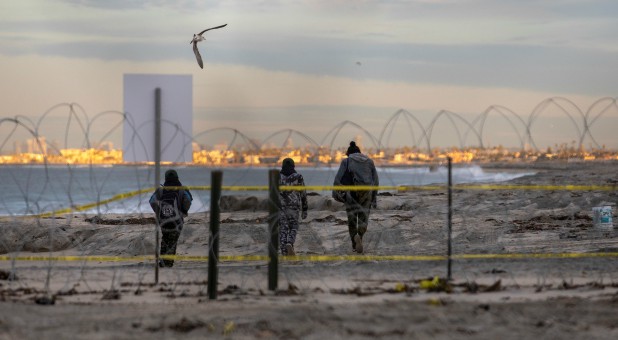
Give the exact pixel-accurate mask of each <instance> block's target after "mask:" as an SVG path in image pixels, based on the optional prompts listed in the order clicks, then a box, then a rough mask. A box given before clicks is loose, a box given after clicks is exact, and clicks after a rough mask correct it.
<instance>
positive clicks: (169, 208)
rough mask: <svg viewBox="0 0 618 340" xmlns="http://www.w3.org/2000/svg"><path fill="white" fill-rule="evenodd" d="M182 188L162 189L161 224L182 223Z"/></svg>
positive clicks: (159, 215) (159, 196) (160, 198)
mask: <svg viewBox="0 0 618 340" xmlns="http://www.w3.org/2000/svg"><path fill="white" fill-rule="evenodd" d="M180 194H181V193H180V190H161V192H160V193H159V195H158V198H159V213H158V217H159V224H160V225H164V224H170V223H173V224H175V225H178V224H180V223H182V214H181V213H180Z"/></svg>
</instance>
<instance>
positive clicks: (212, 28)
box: [199, 24, 227, 35]
mask: <svg viewBox="0 0 618 340" xmlns="http://www.w3.org/2000/svg"><path fill="white" fill-rule="evenodd" d="M225 26H227V24H224V25H221V26H217V27H211V28H207V29H205V30H203V31H201V32H200V33H199V35H202V34H204V32H206V31H210V30H216V29H217V28H221V27H225Z"/></svg>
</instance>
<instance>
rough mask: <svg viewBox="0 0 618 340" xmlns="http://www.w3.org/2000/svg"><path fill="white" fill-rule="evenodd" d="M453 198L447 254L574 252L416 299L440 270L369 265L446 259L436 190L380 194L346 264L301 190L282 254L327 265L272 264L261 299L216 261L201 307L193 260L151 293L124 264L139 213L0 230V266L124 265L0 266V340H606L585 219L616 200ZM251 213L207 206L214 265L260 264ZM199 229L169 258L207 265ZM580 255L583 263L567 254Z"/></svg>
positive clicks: (145, 247)
mask: <svg viewBox="0 0 618 340" xmlns="http://www.w3.org/2000/svg"><path fill="white" fill-rule="evenodd" d="M505 166H506V165H501V164H496V165H493V166H492V167H491V169H490V168H489V167H488V168H487V169H488V171H492V169H496V170H503V168H504V167H505ZM508 166H509V167H511V168H512V167H513V165H508ZM520 167H521V168H522V169H525V170H527V171H534V172H536V174H535V175H532V176H526V177H522V178H519V179H516V180H513V181H511V182H509V184H517V185H567V184H568V185H604V186H607V185H616V183H617V179H618V177H617V176H616V172H617V170H618V164H617V163H600V162H599V163H546V164H540V163H535V164H532V165H531V164H526V165H521V166H520ZM453 194H454V196H453V210H454V211H453V233H452V236H453V248H452V252H453V254H455V255H462V254H481V255H488V254H498V255H509V254H511V255H512V254H528V255H530V254H564V253H574V254H579V256H576V257H566V258H546V257H530V256H528V257H524V258H512V257H504V258H496V257H490V258H482V259H478V258H476V259H470V258H467V259H461V258H459V259H456V260H454V261H453V263H452V278H453V280H452V281H451V282H449V283H448V284H442V283H443V281H442V280H441V281H440V282H439V284H438V285H432V286H430V289H427V288H426V286H425V285H427V284H428V283H427V282H426V281H427V280H430V279H432V278H434V277H436V276H438V277H440V278H442V279H443V278H445V277H446V275H447V264H446V262H445V261H444V260H421V259H417V258H414V259H413V260H408V261H397V260H392V261H386V260H384V258H383V257H381V256H388V255H409V256H426V255H430V256H444V255H445V254H446V252H447V244H446V239H447V224H446V213H447V205H446V203H447V195H446V193H445V192H444V190H422V191H421V190H419V191H411V192H405V193H382V194H381V196H380V197H379V204H378V209H375V210H373V211H372V213H371V219H370V226H369V231H368V233H367V234H366V237H365V240H364V244H365V249H366V252H365V254H363V255H361V257H359V256H355V254H354V253H353V252H352V251H351V250H352V249H351V246H350V241H349V237H348V235H347V226H346V217H345V212H344V211H343V208H342V206H341V205H340V204H339V203H337V202H335V201H333V200H332V199H330V198H329V195H328V193H323V192H322V193H311V194H310V196H309V199H310V212H309V217H308V218H307V219H306V220H305V221H303V223H302V225H301V229H300V231H299V235H298V238H297V243H296V250H297V253H298V254H299V255H301V256H307V255H341V256H342V257H341V258H330V259H328V260H327V261H308V260H306V258H301V259H282V260H281V262H280V267H279V276H278V289H277V290H276V291H270V290H269V289H268V280H267V272H268V265H267V263H266V261H264V260H257V261H251V260H249V259H244V260H243V261H222V262H221V263H220V267H219V272H218V298H217V299H216V300H210V299H209V298H208V296H207V289H206V287H207V279H208V274H207V273H208V265H207V262H204V261H190V260H180V261H177V262H176V265H175V266H174V267H173V268H165V269H161V270H160V272H159V284H158V285H154V284H153V282H154V269H153V266H152V264H151V263H150V262H145V261H143V260H140V259H139V258H138V257H137V256H140V255H148V254H152V253H153V252H154V249H155V237H154V226H153V221H154V220H153V216H152V215H134V216H126V215H125V216H119V215H115V216H112V215H105V216H80V215H75V216H66V217H63V218H54V219H52V218H49V219H19V218H3V219H2V220H1V224H0V228H1V229H0V254H1V255H3V256H9V257H11V258H12V257H15V256H22V257H24V256H50V255H51V256H119V257H122V258H123V259H124V260H122V261H119V262H106V261H70V262H66V261H51V262H50V261H6V260H5V261H0V270H1V271H0V339H46V338H54V339H58V338H59V339H65V338H79V339H96V338H103V339H107V338H120V339H134V338H204V337H208V338H232V339H239V338H286V339H296V338H308V339H312V338H316V339H317V338H328V339H337V338H345V339H348V338H354V339H356V338H420V339H427V338H437V339H450V338H483V339H497V338H499V339H522V338H551V339H558V338H570V339H572V338H576V339H611V338H618V261H617V260H616V257H617V256H616V253H617V252H618V237H617V236H618V230H617V229H618V227H617V228H597V227H595V226H594V225H593V221H592V207H595V206H602V205H609V206H612V207H613V212H614V214H616V210H617V209H616V204H617V203H618V194H617V192H616V190H592V191H588V190H556V189H551V190H536V189H535V190H519V189H510V190H476V189H475V190H460V189H456V190H454V193H453ZM264 202H265V201H264V198H262V197H242V196H235V197H226V198H224V199H223V200H222V207H223V208H224V209H225V211H224V212H223V213H222V215H221V244H220V255H222V256H228V255H230V256H236V255H261V256H264V255H266V254H267V242H268V238H269V236H268V228H267V220H266V218H267V212H266V211H265V210H263V208H264V206H265V204H264ZM615 219H616V216H614V221H615ZM208 220H209V217H208V216H207V215H206V214H201V215H197V214H196V215H193V216H190V217H189V219H188V220H187V224H186V226H185V229H184V230H183V232H182V236H181V239H180V244H179V247H178V254H179V255H183V256H184V255H188V256H205V255H207V249H208V242H209V235H208ZM591 253H594V254H596V255H597V256H581V255H585V254H591ZM127 258H129V259H127ZM131 258H133V259H135V260H131ZM10 273H14V274H15V275H16V276H17V280H8V278H7V277H6V276H7V275H9V274H10ZM46 302H48V303H51V302H53V304H45V303H46Z"/></svg>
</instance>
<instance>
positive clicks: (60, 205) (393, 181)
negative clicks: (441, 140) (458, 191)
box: [0, 165, 532, 216]
mask: <svg viewBox="0 0 618 340" xmlns="http://www.w3.org/2000/svg"><path fill="white" fill-rule="evenodd" d="M167 169H168V168H167V167H162V168H161V176H163V174H164V173H165V171H166V170H167ZM175 169H176V170H177V171H178V174H179V177H180V181H181V182H182V183H183V185H186V186H207V185H210V179H211V172H212V171H213V170H222V171H223V185H226V186H247V185H249V186H255V185H258V186H266V185H268V171H269V169H268V168H262V167H260V168H256V167H246V168H223V169H215V168H207V167H175ZM296 170H297V171H298V172H299V173H301V174H302V175H303V177H304V178H305V184H306V185H332V183H333V180H334V178H335V174H336V172H337V167H336V166H333V167H327V166H323V167H305V168H303V167H297V168H296ZM0 174H1V176H0V177H1V178H2V180H1V181H0V192H1V193H2V195H0V216H7V215H9V216H14V215H29V214H40V213H46V212H53V211H58V210H60V209H66V208H69V207H76V206H82V205H86V204H93V203H96V202H102V201H104V200H107V199H110V198H112V197H114V196H116V195H119V194H122V193H127V192H131V191H135V190H142V189H151V190H153V188H154V187H155V184H156V183H155V180H154V167H152V166H42V165H29V166H2V167H0ZM529 174H532V172H522V171H518V172H487V171H484V170H483V169H482V168H481V167H479V166H467V167H454V168H453V183H454V184H462V183H479V182H482V183H495V182H503V181H508V180H511V179H514V178H517V177H520V176H525V175H529ZM378 175H379V177H380V185H385V186H397V185H415V186H422V185H431V184H446V182H447V175H448V170H447V168H446V167H439V168H437V169H430V168H429V167H408V168H405V167H403V168H402V167H397V168H388V167H380V168H378ZM162 182H163V181H160V182H159V183H162ZM192 194H193V198H194V201H193V204H192V207H191V210H190V212H200V211H207V210H208V209H209V207H210V192H209V191H206V190H192ZM222 194H223V195H227V194H235V195H267V192H265V191H261V192H242V191H234V192H225V191H224V192H223V193H222ZM320 194H322V195H330V192H320ZM150 195H151V191H150V190H148V192H146V193H143V194H139V195H136V196H132V197H129V198H125V199H119V200H115V201H112V202H108V203H106V204H102V205H97V206H95V207H93V208H91V209H88V210H84V211H82V213H87V214H97V213H140V212H141V213H150V212H152V210H151V208H150V205H149V204H148V199H149V198H150Z"/></svg>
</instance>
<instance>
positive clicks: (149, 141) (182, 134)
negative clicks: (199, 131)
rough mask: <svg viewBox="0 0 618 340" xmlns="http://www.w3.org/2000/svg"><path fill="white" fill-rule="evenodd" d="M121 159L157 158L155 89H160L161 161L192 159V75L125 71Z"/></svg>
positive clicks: (142, 159)
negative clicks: (124, 114) (124, 116)
mask: <svg viewBox="0 0 618 340" xmlns="http://www.w3.org/2000/svg"><path fill="white" fill-rule="evenodd" d="M123 78H124V79H123V86H124V89H123V95H124V112H125V113H126V115H127V116H126V119H125V120H124V126H123V138H122V159H123V161H124V162H128V163H132V162H154V161H155V89H157V88H159V89H161V161H162V162H174V163H187V162H192V161H193V152H192V151H193V147H192V135H193V78H192V76H191V75H171V74H125V75H124V77H123Z"/></svg>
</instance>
